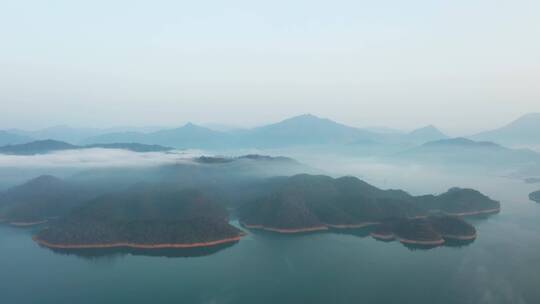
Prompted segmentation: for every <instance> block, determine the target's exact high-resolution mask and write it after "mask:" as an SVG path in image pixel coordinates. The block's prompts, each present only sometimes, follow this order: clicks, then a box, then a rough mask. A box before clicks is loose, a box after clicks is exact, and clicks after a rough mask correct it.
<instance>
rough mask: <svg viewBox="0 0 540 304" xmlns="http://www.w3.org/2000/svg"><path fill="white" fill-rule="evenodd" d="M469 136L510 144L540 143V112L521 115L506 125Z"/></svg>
mask: <svg viewBox="0 0 540 304" xmlns="http://www.w3.org/2000/svg"><path fill="white" fill-rule="evenodd" d="M470 138H471V139H474V140H488V141H493V142H496V143H499V144H502V145H510V146H514V145H518V146H527V145H540V113H530V114H526V115H523V116H521V117H520V118H518V119H516V120H514V121H513V122H511V123H509V124H508V125H506V126H503V127H501V128H498V129H495V130H491V131H486V132H482V133H479V134H476V135H473V136H471V137H470Z"/></svg>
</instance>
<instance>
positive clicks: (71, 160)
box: [0, 149, 540, 200]
mask: <svg viewBox="0 0 540 304" xmlns="http://www.w3.org/2000/svg"><path fill="white" fill-rule="evenodd" d="M249 153H257V154H267V155H273V156H277V155H281V156H288V157H292V158H294V159H296V160H297V161H299V162H301V163H303V164H305V165H307V166H309V167H311V168H314V169H316V170H315V172H320V173H321V174H326V175H331V176H336V177H337V176H343V175H352V176H357V177H359V178H360V179H363V180H365V181H366V182H369V183H371V184H373V185H375V186H377V187H380V188H385V189H388V188H396V189H403V190H406V191H408V192H410V193H411V194H415V195H418V194H425V193H440V192H444V191H446V190H448V188H450V187H454V186H459V187H472V188H476V189H478V190H480V191H485V192H487V193H500V196H501V197H500V198H498V199H505V193H506V192H508V191H502V190H501V188H503V189H504V188H508V185H509V183H510V184H512V192H513V193H514V194H513V195H512V196H511V197H513V198H515V197H516V196H515V194H516V192H518V193H523V195H522V196H523V199H524V200H526V197H527V194H528V193H529V192H531V191H533V190H538V189H536V188H539V187H540V185H538V184H526V183H524V182H523V181H522V180H521V179H519V178H516V177H511V176H513V173H515V172H508V171H497V170H488V169H486V168H459V169H456V168H455V167H453V166H446V167H445V166H441V165H440V164H439V165H437V166H433V165H432V164H431V165H428V164H419V163H399V164H398V163H391V162H384V161H382V160H380V159H376V158H365V157H352V156H343V155H332V154H324V153H316V151H311V152H310V153H306V152H304V151H301V152H299V151H297V150H280V151H276V150H273V151H264V150H255V151H254V150H249V151H246V150H238V151H227V152H226V153H223V152H213V151H201V150H182V151H173V152H149V153H137V152H131V151H126V150H119V149H82V150H69V151H62V152H57V153H50V154H42V155H32V156H16V155H0V190H3V189H5V188H8V187H10V186H13V185H16V184H19V183H22V182H24V181H26V180H29V179H31V178H34V177H36V176H38V175H41V174H51V175H56V176H58V177H69V176H71V175H74V174H77V173H79V172H82V171H85V170H89V169H95V168H100V169H103V168H105V169H106V168H114V169H116V170H117V169H119V168H120V169H121V168H123V167H125V168H130V169H133V168H138V167H148V166H161V165H168V164H175V163H182V162H189V161H190V159H191V158H193V157H197V156H201V155H226V156H240V155H245V154H249ZM312 172H313V171H312ZM502 185H505V186H502ZM520 196H521V195H520ZM508 198H510V196H508Z"/></svg>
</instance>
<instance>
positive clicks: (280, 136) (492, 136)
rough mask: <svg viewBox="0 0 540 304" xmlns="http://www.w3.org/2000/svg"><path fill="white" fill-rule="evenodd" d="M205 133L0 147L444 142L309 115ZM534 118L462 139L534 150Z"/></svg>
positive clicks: (189, 129) (433, 131)
mask: <svg viewBox="0 0 540 304" xmlns="http://www.w3.org/2000/svg"><path fill="white" fill-rule="evenodd" d="M217 129H219V128H213V129H212V128H207V127H204V126H199V125H195V124H192V123H188V124H186V125H184V126H182V127H179V128H171V129H158V128H138V129H137V128H115V129H88V128H87V129H84V128H82V129H81V128H79V129H77V128H70V127H66V126H57V127H52V128H48V129H43V130H39V131H21V130H16V129H13V130H6V131H0V146H2V145H8V144H10V145H14V144H21V143H28V142H30V141H33V140H45V139H53V140H58V141H64V142H67V143H70V144H73V145H75V144H77V145H90V144H111V143H140V144H148V145H162V146H170V147H174V148H195V149H196V148H200V149H212V148H280V147H290V146H306V145H350V144H365V143H370V144H396V143H399V144H405V145H409V146H414V145H421V144H424V143H426V142H429V141H436V140H443V139H448V138H449V137H448V136H447V135H446V134H444V133H443V132H441V131H440V130H438V129H437V128H436V127H434V126H431V125H430V126H426V127H423V128H419V129H417V130H414V131H412V132H410V133H406V132H399V131H391V132H390V131H388V130H387V129H382V128H378V129H373V128H371V129H370V128H365V129H362V128H355V127H351V126H347V125H344V124H341V123H338V122H335V121H332V120H329V119H325V118H320V117H317V116H313V115H309V114H306V115H300V116H296V117H292V118H289V119H285V120H283V121H280V122H277V123H274V124H269V125H265V126H261V127H256V128H250V129H239V128H229V129H226V130H225V129H223V128H221V130H223V131H218V130H217ZM538 130H540V113H532V114H527V115H524V116H522V117H520V118H519V119H517V120H515V121H514V122H512V123H510V124H508V125H507V126H504V127H502V128H499V129H495V130H492V131H487V132H482V133H479V134H476V135H472V136H468V138H470V139H473V140H476V141H492V142H495V143H498V144H501V145H511V146H528V145H529V146H533V145H540V132H538Z"/></svg>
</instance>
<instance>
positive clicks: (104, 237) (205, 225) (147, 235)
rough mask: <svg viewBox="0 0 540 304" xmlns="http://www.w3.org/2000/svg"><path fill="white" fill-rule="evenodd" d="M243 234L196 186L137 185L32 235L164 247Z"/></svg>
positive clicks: (54, 244) (63, 243) (47, 240)
mask: <svg viewBox="0 0 540 304" xmlns="http://www.w3.org/2000/svg"><path fill="white" fill-rule="evenodd" d="M243 235H244V233H243V232H242V231H241V230H240V229H237V228H235V227H233V226H231V225H229V223H228V214H227V211H226V209H225V208H223V206H221V205H219V204H218V203H215V202H212V201H210V200H208V199H207V198H205V197H204V195H203V194H202V193H201V192H199V191H197V190H176V189H170V188H167V187H160V186H149V185H137V186H136V187H135V188H132V189H130V190H128V191H124V192H121V193H115V194H109V195H104V196H101V197H99V198H97V199H95V200H92V201H90V202H88V203H87V204H85V205H83V206H81V207H80V208H77V209H75V210H74V211H73V212H71V213H70V214H69V215H68V216H66V217H65V218H62V219H61V220H58V221H55V222H53V223H51V225H50V226H49V227H48V228H46V229H44V230H42V231H41V232H40V233H38V234H37V235H36V236H35V237H34V239H35V241H36V242H38V243H39V244H41V245H44V246H46V247H51V248H61V249H85V248H124V247H131V248H141V249H163V248H194V247H208V246H215V245H220V244H226V243H232V242H237V241H239V240H240V238H241V237H242V236H243Z"/></svg>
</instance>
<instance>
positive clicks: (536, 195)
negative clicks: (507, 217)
mask: <svg viewBox="0 0 540 304" xmlns="http://www.w3.org/2000/svg"><path fill="white" fill-rule="evenodd" d="M529 198H530V199H531V200H532V201H535V202H537V203H540V190H539V191H535V192H533V193H531V194H529Z"/></svg>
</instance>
